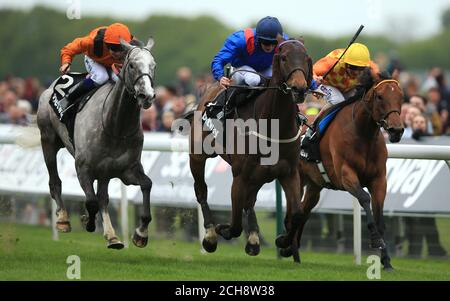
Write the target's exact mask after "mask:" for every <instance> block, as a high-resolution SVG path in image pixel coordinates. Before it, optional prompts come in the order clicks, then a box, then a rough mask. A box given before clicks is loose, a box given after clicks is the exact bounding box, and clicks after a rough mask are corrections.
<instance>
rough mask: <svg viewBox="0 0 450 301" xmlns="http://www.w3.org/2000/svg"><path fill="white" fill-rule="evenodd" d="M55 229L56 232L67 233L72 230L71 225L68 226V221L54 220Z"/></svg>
mask: <svg viewBox="0 0 450 301" xmlns="http://www.w3.org/2000/svg"><path fill="white" fill-rule="evenodd" d="M56 230H58V232H62V233H68V232H70V231H72V227H71V226H70V222H69V221H65V222H56Z"/></svg>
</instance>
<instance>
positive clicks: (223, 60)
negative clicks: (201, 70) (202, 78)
mask: <svg viewBox="0 0 450 301" xmlns="http://www.w3.org/2000/svg"><path fill="white" fill-rule="evenodd" d="M244 43H245V41H244ZM240 44H241V43H240V41H239V37H238V36H237V35H236V33H234V34H232V35H230V36H229V37H228V38H227V39H226V40H225V43H224V45H223V47H222V49H220V51H219V52H218V53H217V54H216V56H214V59H213V60H212V62H211V71H212V74H213V76H214V79H215V80H217V81H220V79H221V78H222V77H223V76H224V71H223V68H224V67H225V65H226V64H228V63H231V61H232V60H233V58H235V57H236V56H237V55H239V53H240V48H241V46H240ZM244 47H245V46H244Z"/></svg>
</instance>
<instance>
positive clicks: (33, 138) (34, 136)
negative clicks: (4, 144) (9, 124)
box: [14, 124, 41, 148]
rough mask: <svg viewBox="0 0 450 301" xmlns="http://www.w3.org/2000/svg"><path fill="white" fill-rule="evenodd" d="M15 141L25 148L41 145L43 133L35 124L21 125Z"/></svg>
mask: <svg viewBox="0 0 450 301" xmlns="http://www.w3.org/2000/svg"><path fill="white" fill-rule="evenodd" d="M14 143H15V144H17V145H19V146H21V147H23V148H33V147H37V146H40V145H41V134H40V132H39V129H38V128H37V126H36V125H35V124H31V125H30V126H25V127H20V128H19V129H18V131H17V135H16V137H15V139H14Z"/></svg>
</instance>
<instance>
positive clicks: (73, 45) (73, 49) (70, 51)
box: [61, 37, 89, 65]
mask: <svg viewBox="0 0 450 301" xmlns="http://www.w3.org/2000/svg"><path fill="white" fill-rule="evenodd" d="M88 48H89V41H88V37H82V38H76V39H75V40H73V41H72V42H70V43H69V44H67V45H66V46H64V47H63V48H62V49H61V65H64V64H66V63H69V64H70V63H72V60H73V57H74V56H75V55H77V54H81V53H83V52H85V51H87V50H88Z"/></svg>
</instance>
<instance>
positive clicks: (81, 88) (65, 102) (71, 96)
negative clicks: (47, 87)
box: [59, 78, 96, 121]
mask: <svg viewBox="0 0 450 301" xmlns="http://www.w3.org/2000/svg"><path fill="white" fill-rule="evenodd" d="M95 86H96V84H95V82H94V81H93V80H92V79H91V78H86V79H85V80H83V81H82V82H80V83H79V84H77V85H76V86H74V88H73V89H72V90H71V91H70V92H69V93H68V94H66V95H65V96H64V98H62V99H61V100H60V102H59V103H60V105H61V107H62V109H63V110H62V112H61V115H62V117H61V118H60V119H61V121H63V119H64V116H65V115H66V114H65V113H66V112H67V111H68V110H69V109H70V108H72V107H73V105H74V104H75V100H77V99H78V98H79V97H81V96H83V95H84V94H86V93H88V92H89V91H91V90H92V89H94V88H95Z"/></svg>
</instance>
